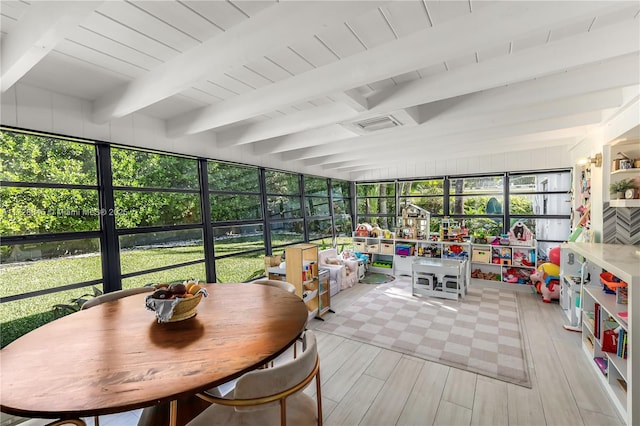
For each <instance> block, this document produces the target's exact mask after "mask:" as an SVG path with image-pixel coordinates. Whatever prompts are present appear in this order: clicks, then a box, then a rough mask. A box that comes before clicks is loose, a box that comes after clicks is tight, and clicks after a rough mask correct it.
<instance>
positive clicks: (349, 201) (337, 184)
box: [331, 179, 353, 252]
mask: <svg viewBox="0 0 640 426" xmlns="http://www.w3.org/2000/svg"><path fill="white" fill-rule="evenodd" d="M352 193H353V191H352V183H351V182H348V181H346V180H338V179H332V180H331V202H332V205H333V217H334V232H335V238H336V243H335V246H336V247H338V249H339V250H340V252H342V251H343V250H342V249H343V248H344V247H349V246H351V235H352V233H353V219H352V217H353V197H352V196H351V194H352Z"/></svg>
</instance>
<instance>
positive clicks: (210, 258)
mask: <svg viewBox="0 0 640 426" xmlns="http://www.w3.org/2000/svg"><path fill="white" fill-rule="evenodd" d="M207 164H208V162H207V160H204V159H200V160H198V175H199V177H200V210H201V211H200V214H201V215H202V226H203V228H202V237H203V239H204V268H205V273H206V275H207V282H209V283H215V282H216V263H215V258H216V253H215V245H214V243H213V226H212V224H211V200H210V197H209V194H210V193H209V173H208V169H207Z"/></svg>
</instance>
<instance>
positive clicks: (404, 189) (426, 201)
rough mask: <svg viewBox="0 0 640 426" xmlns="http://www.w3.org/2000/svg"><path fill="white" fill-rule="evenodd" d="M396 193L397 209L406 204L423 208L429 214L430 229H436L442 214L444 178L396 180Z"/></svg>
mask: <svg viewBox="0 0 640 426" xmlns="http://www.w3.org/2000/svg"><path fill="white" fill-rule="evenodd" d="M398 194H399V200H400V205H399V206H398V208H399V209H401V208H402V206H405V205H408V204H412V205H414V206H417V207H420V208H422V209H425V210H426V211H428V212H429V213H430V214H431V224H430V231H431V232H437V231H438V229H439V226H440V221H441V218H442V216H443V215H444V179H429V180H415V181H403V182H398ZM398 213H400V212H398Z"/></svg>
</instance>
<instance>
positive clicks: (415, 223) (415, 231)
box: [397, 203, 431, 240]
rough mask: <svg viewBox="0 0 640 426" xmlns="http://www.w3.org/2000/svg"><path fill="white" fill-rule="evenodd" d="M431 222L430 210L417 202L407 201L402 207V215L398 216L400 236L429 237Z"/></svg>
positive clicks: (408, 237) (420, 238)
mask: <svg viewBox="0 0 640 426" xmlns="http://www.w3.org/2000/svg"><path fill="white" fill-rule="evenodd" d="M430 222H431V213H429V211H427V210H425V209H423V208H422V207H420V206H416V205H415V204H410V203H406V204H405V205H404V206H403V207H402V215H401V216H400V217H398V232H397V234H398V237H399V238H406V239H412V240H413V239H416V240H426V239H428V238H429V223H430Z"/></svg>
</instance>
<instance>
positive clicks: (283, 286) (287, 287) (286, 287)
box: [252, 279, 296, 294]
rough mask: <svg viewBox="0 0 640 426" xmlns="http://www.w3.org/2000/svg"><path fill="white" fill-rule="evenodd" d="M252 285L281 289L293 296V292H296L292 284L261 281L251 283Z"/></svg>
mask: <svg viewBox="0 0 640 426" xmlns="http://www.w3.org/2000/svg"><path fill="white" fill-rule="evenodd" d="M252 283H253V284H262V285H268V286H271V287H277V288H281V289H282V290H284V291H288V292H289V293H291V294H295V292H296V286H294V285H293V284H291V283H288V282H286V281H278V280H268V279H262V280H256V281H252Z"/></svg>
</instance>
